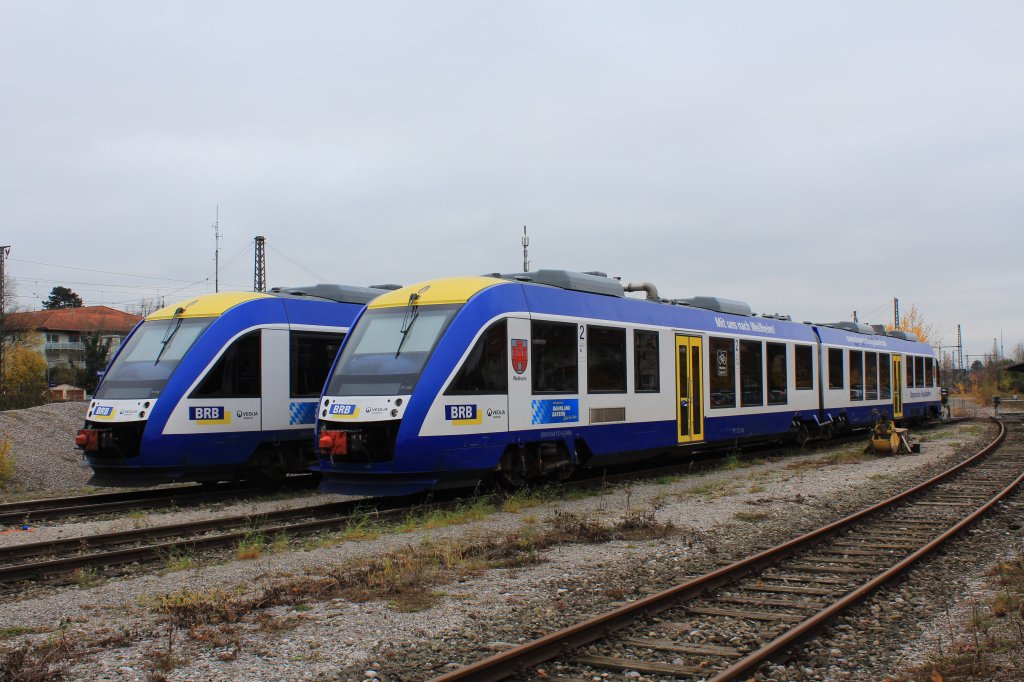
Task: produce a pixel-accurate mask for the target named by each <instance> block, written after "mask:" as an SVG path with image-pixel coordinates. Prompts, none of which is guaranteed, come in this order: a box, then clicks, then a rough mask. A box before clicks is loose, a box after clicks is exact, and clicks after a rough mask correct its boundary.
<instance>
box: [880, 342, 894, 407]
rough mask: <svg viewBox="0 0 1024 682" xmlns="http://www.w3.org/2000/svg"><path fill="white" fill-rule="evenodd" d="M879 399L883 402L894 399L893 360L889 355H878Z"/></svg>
mask: <svg viewBox="0 0 1024 682" xmlns="http://www.w3.org/2000/svg"><path fill="white" fill-rule="evenodd" d="M878 397H879V398H880V399H881V400H889V399H891V398H892V358H890V357H889V354H888V353H879V354H878Z"/></svg>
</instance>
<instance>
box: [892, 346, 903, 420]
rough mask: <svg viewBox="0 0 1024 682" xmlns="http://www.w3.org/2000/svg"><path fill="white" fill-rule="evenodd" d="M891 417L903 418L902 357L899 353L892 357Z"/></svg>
mask: <svg viewBox="0 0 1024 682" xmlns="http://www.w3.org/2000/svg"><path fill="white" fill-rule="evenodd" d="M892 416H893V418H894V419H899V418H900V417H902V416H903V356H902V355H900V354H899V353H893V355H892Z"/></svg>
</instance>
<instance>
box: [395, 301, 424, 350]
mask: <svg viewBox="0 0 1024 682" xmlns="http://www.w3.org/2000/svg"><path fill="white" fill-rule="evenodd" d="M419 299H420V295H419V294H418V293H412V294H409V309H408V310H406V311H405V317H403V318H402V329H401V330H400V331H401V332H402V340H401V341H399V342H398V348H396V349H395V357H396V358H397V357H398V354H399V353H401V352H402V346H404V345H405V340H406V339H407V338H409V330H410V329H412V325H413V323H414V322H416V318H417V317H419V315H420V307H419V305H418V304H417V301H419Z"/></svg>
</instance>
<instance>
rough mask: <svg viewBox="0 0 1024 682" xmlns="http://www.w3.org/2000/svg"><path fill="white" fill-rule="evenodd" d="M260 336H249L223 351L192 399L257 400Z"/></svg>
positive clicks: (257, 333)
mask: <svg viewBox="0 0 1024 682" xmlns="http://www.w3.org/2000/svg"><path fill="white" fill-rule="evenodd" d="M260 353H261V344H260V332H259V330H257V331H254V332H249V333H248V334H246V335H245V336H242V337H240V338H238V339H236V340H235V342H234V343H232V344H231V345H230V346H228V348H227V350H225V351H224V353H223V355H221V356H220V359H219V360H217V364H215V365H214V366H213V369H211V370H210V371H209V372H208V373H207V375H206V376H205V377H204V378H203V380H202V382H201V383H200V384H199V386H198V387H197V388H196V390H194V391H192V395H191V396H189V397H191V398H259V397H260Z"/></svg>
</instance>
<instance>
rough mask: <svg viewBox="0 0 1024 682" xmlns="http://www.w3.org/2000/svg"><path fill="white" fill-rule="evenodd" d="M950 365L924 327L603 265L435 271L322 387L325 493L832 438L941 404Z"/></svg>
mask: <svg viewBox="0 0 1024 682" xmlns="http://www.w3.org/2000/svg"><path fill="white" fill-rule="evenodd" d="M641 290H643V291H646V292H647V300H643V299H639V298H632V297H626V296H625V292H626V291H641ZM937 369H938V368H937V363H936V359H935V354H934V352H933V350H932V349H931V347H930V346H928V345H927V344H925V343H921V342H919V341H917V339H916V337H914V336H913V335H912V334H909V333H905V332H889V333H886V332H885V330H884V329H883V328H872V327H870V326H867V325H859V324H856V323H837V324H834V325H824V324H811V323H798V322H792V321H790V320H789V318H788V317H787V318H783V317H780V316H755V315H753V314H751V311H750V308H749V307H748V306H747V305H745V304H742V303H738V302H735V301H728V300H723V299H717V298H707V297H699V298H694V299H687V300H665V299H662V298H660V297H659V296H658V294H657V290H656V289H655V288H654V287H653V285H650V284H648V283H643V284H638V285H632V284H631V285H628V286H626V287H625V288H624V287H623V286H622V284H621V283H620V282H619V281H617V280H615V279H612V278H609V277H606V276H604V275H603V274H601V273H571V272H566V271H560V270H540V271H537V272H532V273H523V274H518V275H493V276H489V277H469V278H451V279H437V280H431V281H426V282H421V283H419V284H415V285H412V286H409V287H405V288H402V289H399V290H396V291H392V292H389V293H387V294H384V295H383V296H381V297H380V298H378V299H376V300H375V301H374V302H373V303H371V304H370V305H368V306H367V308H366V310H365V311H364V312H363V313H362V315H361V316H360V317H359V318H358V319H357V321H356V322H355V324H354V327H353V329H352V333H351V335H350V336H349V337H348V339H347V340H346V342H345V344H344V345H343V346H342V349H341V353H340V355H339V358H338V360H337V362H336V363H335V366H334V368H333V370H332V373H331V377H330V380H329V381H328V383H327V386H326V388H325V393H324V395H323V396H322V398H321V402H320V407H319V409H318V414H317V446H318V450H319V464H318V465H317V466H316V467H314V469H315V470H316V471H319V472H321V474H322V482H321V490H325V491H328V492H338V493H356V494H358V493H363V494H395V495H400V494H408V493H413V492H417V491H421V490H425V489H433V488H444V487H457V486H466V485H472V484H474V483H476V482H477V481H480V480H481V479H484V478H487V477H491V476H496V477H499V478H502V479H505V480H507V481H509V482H511V483H513V484H520V483H522V482H524V481H528V480H537V479H542V478H561V477H564V476H567V475H569V474H570V473H571V472H572V471H573V470H574V469H576V468H577V467H581V466H599V465H605V464H611V463H616V462H622V461H628V460H631V459H639V458H644V457H651V456H656V455H659V454H662V453H671V452H679V451H685V450H687V449H689V450H694V451H695V450H698V449H703V448H708V447H712V446H721V445H723V444H733V443H743V442H749V441H755V440H772V439H780V438H794V439H806V438H809V437H818V436H821V437H827V436H829V435H830V434H831V433H832V432H834V431H836V430H841V429H846V428H850V427H859V426H867V425H870V424H871V423H873V422H874V421H875V420H876V419H879V418H885V417H893V418H896V419H897V420H908V419H917V418H927V417H932V416H937V415H938V414H939V411H940V395H939V387H938V382H937V380H936V377H937Z"/></svg>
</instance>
